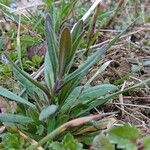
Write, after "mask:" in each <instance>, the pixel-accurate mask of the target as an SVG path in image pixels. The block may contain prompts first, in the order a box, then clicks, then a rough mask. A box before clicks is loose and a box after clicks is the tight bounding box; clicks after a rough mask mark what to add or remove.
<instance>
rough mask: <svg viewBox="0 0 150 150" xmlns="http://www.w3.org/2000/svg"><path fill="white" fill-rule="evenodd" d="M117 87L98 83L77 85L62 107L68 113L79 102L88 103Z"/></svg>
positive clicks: (62, 110)
mask: <svg viewBox="0 0 150 150" xmlns="http://www.w3.org/2000/svg"><path fill="white" fill-rule="evenodd" d="M116 90H117V87H116V86H114V85H111V84H103V85H97V86H94V87H89V86H86V87H77V88H75V89H74V90H73V92H72V93H71V94H70V95H69V97H68V98H67V99H66V101H65V103H64V105H63V106H62V108H61V110H60V111H61V112H62V113H66V112H67V111H69V109H71V108H73V107H75V106H76V105H78V104H81V103H82V104H86V103H88V102H90V101H91V100H93V99H96V98H99V97H101V96H105V95H106V94H110V93H112V92H115V91H116Z"/></svg>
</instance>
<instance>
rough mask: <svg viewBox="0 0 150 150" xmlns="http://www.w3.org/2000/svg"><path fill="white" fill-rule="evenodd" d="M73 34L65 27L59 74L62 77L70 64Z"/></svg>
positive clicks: (61, 40)
mask: <svg viewBox="0 0 150 150" xmlns="http://www.w3.org/2000/svg"><path fill="white" fill-rule="evenodd" d="M71 45H72V42H71V34H70V30H69V28H67V27H65V28H64V29H63V31H62V33H61V36H60V48H59V73H60V74H61V75H62V74H63V73H64V71H65V69H66V68H65V67H66V66H67V63H68V58H69V56H70V54H71Z"/></svg>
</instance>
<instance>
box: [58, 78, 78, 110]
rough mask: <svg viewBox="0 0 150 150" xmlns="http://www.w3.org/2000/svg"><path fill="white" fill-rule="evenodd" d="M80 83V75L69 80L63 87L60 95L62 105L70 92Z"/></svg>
mask: <svg viewBox="0 0 150 150" xmlns="http://www.w3.org/2000/svg"><path fill="white" fill-rule="evenodd" d="M79 83H80V77H78V78H75V79H74V80H72V81H71V82H68V83H67V84H66V85H65V86H63V87H62V89H61V92H60V95H59V97H58V100H59V105H60V107H61V106H62V105H63V103H65V101H66V99H67V97H68V96H69V94H70V93H71V92H72V91H73V90H74V88H75V87H77V86H78V85H79Z"/></svg>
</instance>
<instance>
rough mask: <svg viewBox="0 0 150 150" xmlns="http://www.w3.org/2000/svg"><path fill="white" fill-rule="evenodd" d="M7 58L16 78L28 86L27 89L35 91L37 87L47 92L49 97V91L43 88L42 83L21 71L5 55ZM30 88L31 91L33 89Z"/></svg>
mask: <svg viewBox="0 0 150 150" xmlns="http://www.w3.org/2000/svg"><path fill="white" fill-rule="evenodd" d="M5 56H6V58H7V59H8V60H9V62H10V64H11V65H12V66H13V71H14V74H15V75H16V76H15V77H16V78H17V79H18V80H19V81H20V82H21V83H22V84H23V85H24V86H26V89H28V88H29V86H30V87H32V88H33V89H34V88H35V87H37V88H38V89H40V90H41V91H43V92H45V93H46V94H47V95H49V92H48V91H47V89H46V88H45V87H44V86H42V85H41V84H40V83H38V82H37V81H36V80H34V79H32V78H31V77H30V75H29V74H27V73H26V72H25V71H23V70H21V69H20V68H19V67H18V66H17V65H16V64H15V63H14V62H13V61H12V60H11V59H10V58H9V57H8V56H7V55H5ZM26 82H28V83H30V85H28V84H26ZM32 88H30V90H31V89H32ZM33 89H32V90H33Z"/></svg>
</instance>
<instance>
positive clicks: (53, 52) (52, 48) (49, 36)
mask: <svg viewBox="0 0 150 150" xmlns="http://www.w3.org/2000/svg"><path fill="white" fill-rule="evenodd" d="M45 29H46V31H45V36H46V41H47V46H48V54H49V58H50V61H51V64H52V68H53V74H54V78H55V79H56V73H57V68H58V58H57V41H56V36H55V35H54V31H53V25H52V19H51V17H50V15H49V14H47V15H46V21H45Z"/></svg>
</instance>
